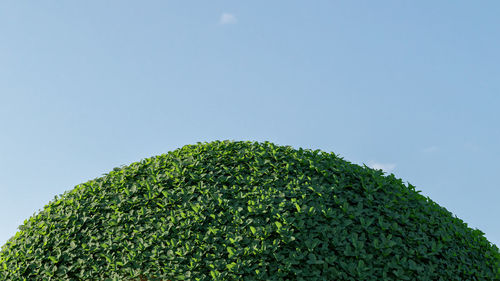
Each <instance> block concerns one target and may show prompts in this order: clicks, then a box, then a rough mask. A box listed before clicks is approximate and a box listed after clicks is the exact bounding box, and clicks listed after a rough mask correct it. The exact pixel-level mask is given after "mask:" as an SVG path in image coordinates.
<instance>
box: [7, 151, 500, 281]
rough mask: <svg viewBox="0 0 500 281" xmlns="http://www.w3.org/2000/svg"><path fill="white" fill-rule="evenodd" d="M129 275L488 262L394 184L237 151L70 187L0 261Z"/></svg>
mask: <svg viewBox="0 0 500 281" xmlns="http://www.w3.org/2000/svg"><path fill="white" fill-rule="evenodd" d="M138 278H141V279H143V278H147V279H148V280H446V281H448V280H478V281H479V280H500V252H499V250H498V248H497V247H496V246H495V245H493V244H491V243H490V242H488V241H487V240H486V238H485V237H484V233H482V232H481V231H479V230H473V229H470V228H468V227H467V224H465V223H464V222H463V221H462V220H460V219H458V218H456V217H454V216H453V215H452V214H451V213H450V212H448V211H447V210H446V209H445V208H443V207H440V206H439V205H437V204H436V203H434V202H433V201H432V200H430V199H429V198H426V197H424V196H422V195H420V194H419V191H415V187H414V186H412V185H411V184H408V186H406V185H404V184H403V182H402V181H401V180H400V179H397V178H395V177H394V175H392V174H391V175H389V176H386V175H384V174H383V172H382V171H380V170H374V169H370V168H368V167H366V166H363V167H361V166H358V165H355V164H351V163H349V162H347V161H345V160H343V159H342V158H340V157H338V156H336V155H335V154H333V153H325V152H322V151H319V150H315V151H311V150H304V149H293V148H291V147H289V146H276V145H274V144H272V143H269V142H264V143H258V142H254V143H252V142H235V141H215V142H211V143H198V144H197V145H187V146H184V147H182V148H180V149H177V150H175V151H172V152H169V153H167V154H163V155H160V156H156V157H152V158H148V159H144V160H142V161H140V162H136V163H132V164H130V165H129V166H125V167H121V168H115V169H114V170H113V171H111V172H109V173H108V174H106V175H104V176H103V177H100V178H96V179H94V180H91V181H88V182H86V183H83V184H80V185H77V186H76V187H75V188H74V189H72V190H70V191H68V192H66V193H64V194H63V195H61V196H60V197H57V196H56V198H54V200H53V201H51V202H50V203H49V204H48V205H46V206H45V207H44V209H43V210H41V211H40V212H39V213H38V214H35V215H33V216H32V217H31V218H29V219H27V220H26V221H25V222H24V224H23V225H22V226H20V227H19V231H18V232H17V233H16V234H15V236H14V237H12V238H11V239H10V240H9V241H8V242H7V243H6V244H5V245H4V246H3V247H2V250H1V251H0V280H16V281H18V280H137V279H138Z"/></svg>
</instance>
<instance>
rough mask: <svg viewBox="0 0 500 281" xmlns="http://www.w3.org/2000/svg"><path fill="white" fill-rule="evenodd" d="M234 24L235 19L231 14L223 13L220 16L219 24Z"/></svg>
mask: <svg viewBox="0 0 500 281" xmlns="http://www.w3.org/2000/svg"><path fill="white" fill-rule="evenodd" d="M236 22H237V20H236V17H235V16H234V15H233V14H228V13H223V14H222V16H220V21H219V23H220V24H235V23H236Z"/></svg>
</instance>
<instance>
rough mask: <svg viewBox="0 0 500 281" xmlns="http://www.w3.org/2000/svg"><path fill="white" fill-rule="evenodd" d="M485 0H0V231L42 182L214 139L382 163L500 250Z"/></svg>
mask: <svg viewBox="0 0 500 281" xmlns="http://www.w3.org/2000/svg"><path fill="white" fill-rule="evenodd" d="M499 9H500V2H498V1H481V2H471V1H400V0H398V1H192V2H188V1H31V2H30V3H28V2H27V1H9V2H3V3H2V4H0V35H1V37H0V132H1V133H0V136H1V137H0V245H3V244H4V243H5V242H6V241H7V239H8V238H10V237H11V236H13V235H14V234H15V232H16V231H17V227H18V226H19V225H20V224H22V222H23V221H24V220H25V219H27V218H29V217H30V216H32V215H33V214H34V213H36V212H38V211H39V210H40V209H42V208H43V206H44V205H46V204H47V203H48V202H49V201H50V200H52V199H53V198H54V196H55V195H58V194H61V193H63V192H65V191H67V190H70V189H72V188H73V187H74V186H76V185H77V184H80V183H83V182H85V181H88V180H91V179H94V178H96V177H100V176H101V175H102V174H104V173H107V172H109V171H111V170H112V169H113V168H114V167H119V166H121V165H128V164H130V163H132V162H136V161H139V160H141V159H143V158H147V157H151V156H154V155H158V154H162V153H166V152H168V151H171V150H174V149H177V148H179V147H182V146H184V145H187V144H195V143H196V142H199V141H200V142H205V141H213V140H224V139H230V140H251V141H266V140H267V141H271V142H274V143H275V144H278V145H291V146H293V147H295V148H298V147H303V148H311V149H321V150H323V151H326V152H334V153H336V154H338V155H340V156H342V157H343V158H344V159H346V160H348V161H351V162H353V163H357V164H363V163H365V164H367V165H369V166H372V167H378V168H382V169H384V170H386V171H387V172H390V173H394V174H395V175H396V177H398V178H401V179H403V180H404V181H405V182H409V183H411V184H413V185H415V186H416V188H417V189H418V190H421V191H422V194H423V195H425V196H429V197H430V198H432V200H434V201H435V202H437V203H438V204H440V205H441V206H443V207H445V208H447V209H448V210H449V211H450V212H452V213H453V214H455V215H456V216H457V217H459V218H461V219H462V220H464V221H465V222H466V223H468V225H469V226H470V227H472V228H478V229H480V230H482V231H483V232H484V233H485V236H486V238H487V239H488V240H489V241H491V242H493V243H495V244H496V245H499V246H500V224H499V223H498V217H499V214H500V204H498V198H499V197H500V183H499V181H498V175H500V163H499V161H498V158H499V156H500V148H499V145H498V144H499V143H500V126H499V124H500V113H499V110H498V108H500V91H499V90H500V80H499V79H498V78H499V77H500V55H499V54H500V52H498V50H499V46H500V37H499V36H498V34H500V17H498V11H499Z"/></svg>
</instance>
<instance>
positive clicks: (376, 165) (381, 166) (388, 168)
mask: <svg viewBox="0 0 500 281" xmlns="http://www.w3.org/2000/svg"><path fill="white" fill-rule="evenodd" d="M367 166H368V167H370V168H373V169H375V170H382V171H384V172H386V173H390V172H392V171H393V170H394V169H395V168H396V164H392V163H387V164H383V163H378V162H370V163H368V165H367Z"/></svg>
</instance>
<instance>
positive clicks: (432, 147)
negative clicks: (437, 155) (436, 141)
mask: <svg viewBox="0 0 500 281" xmlns="http://www.w3.org/2000/svg"><path fill="white" fill-rule="evenodd" d="M438 150H439V148H438V147H437V146H434V145H433V146H430V147H426V148H424V149H422V151H423V152H426V153H431V152H436V151H438Z"/></svg>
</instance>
